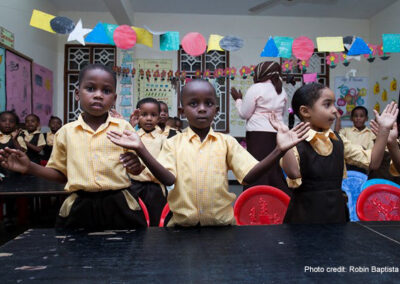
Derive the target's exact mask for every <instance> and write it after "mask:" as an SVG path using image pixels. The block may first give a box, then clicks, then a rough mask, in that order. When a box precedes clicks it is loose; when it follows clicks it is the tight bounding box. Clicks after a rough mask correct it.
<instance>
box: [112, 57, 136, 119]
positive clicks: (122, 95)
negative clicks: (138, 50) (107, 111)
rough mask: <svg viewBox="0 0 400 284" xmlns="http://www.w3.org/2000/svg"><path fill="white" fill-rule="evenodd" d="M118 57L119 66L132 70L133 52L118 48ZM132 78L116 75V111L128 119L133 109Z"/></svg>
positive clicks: (126, 75)
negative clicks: (119, 59)
mask: <svg viewBox="0 0 400 284" xmlns="http://www.w3.org/2000/svg"><path fill="white" fill-rule="evenodd" d="M118 52H120V53H119V54H118V56H117V57H118V58H121V61H120V62H119V63H120V66H121V68H128V69H129V70H130V71H132V68H133V65H134V59H133V52H132V51H125V50H124V51H120V49H118ZM134 81H135V80H134V79H133V78H132V76H131V75H128V74H125V75H118V77H117V94H118V97H117V106H116V109H117V111H118V112H119V113H120V114H121V115H122V116H123V117H124V119H125V120H129V117H130V115H131V113H132V112H133V110H134V96H133V88H134Z"/></svg>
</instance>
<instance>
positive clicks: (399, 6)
mask: <svg viewBox="0 0 400 284" xmlns="http://www.w3.org/2000/svg"><path fill="white" fill-rule="evenodd" d="M399 13H400V1H397V2H395V3H394V4H392V5H391V6H389V7H387V8H386V9H384V10H382V11H381V12H380V13H378V14H377V15H375V16H374V17H372V18H371V19H370V30H371V42H374V43H378V44H380V43H381V42H382V37H381V36H382V34H385V33H399V26H400V18H399V16H398V15H399ZM399 66H400V54H399V53H393V54H391V56H390V58H389V59H388V60H386V61H382V60H381V59H379V58H377V59H375V62H374V63H372V64H371V67H370V83H369V85H370V90H372V89H373V87H374V85H375V84H376V82H378V83H379V85H380V93H379V95H371V96H370V104H371V105H375V104H376V102H378V103H380V105H381V110H382V109H383V108H384V106H385V105H386V104H387V103H388V102H390V101H391V100H392V99H395V100H396V101H398V97H399V88H397V90H396V91H390V83H391V81H392V80H393V78H396V80H397V82H398V83H399V80H400V69H399ZM383 89H386V90H387V93H388V100H387V101H386V102H384V101H383V100H382V92H383Z"/></svg>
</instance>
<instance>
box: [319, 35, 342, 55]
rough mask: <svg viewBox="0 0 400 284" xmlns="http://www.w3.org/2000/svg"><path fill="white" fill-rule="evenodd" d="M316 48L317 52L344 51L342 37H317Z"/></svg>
mask: <svg viewBox="0 0 400 284" xmlns="http://www.w3.org/2000/svg"><path fill="white" fill-rule="evenodd" d="M317 48H318V51H319V52H341V51H344V46H343V37H341V36H336V37H317Z"/></svg>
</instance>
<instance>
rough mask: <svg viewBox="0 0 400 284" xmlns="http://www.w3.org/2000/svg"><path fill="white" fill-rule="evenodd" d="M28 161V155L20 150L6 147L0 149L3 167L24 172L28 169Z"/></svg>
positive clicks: (0, 160)
mask: <svg viewBox="0 0 400 284" xmlns="http://www.w3.org/2000/svg"><path fill="white" fill-rule="evenodd" d="M30 162H31V161H30V160H29V158H28V156H27V155H26V154H25V153H24V152H22V151H21V150H16V149H10V148H8V147H6V148H5V149H2V150H0V163H1V166H2V167H3V168H5V169H8V170H12V171H15V172H20V173H23V174H24V173H26V172H27V171H28V169H29V164H30Z"/></svg>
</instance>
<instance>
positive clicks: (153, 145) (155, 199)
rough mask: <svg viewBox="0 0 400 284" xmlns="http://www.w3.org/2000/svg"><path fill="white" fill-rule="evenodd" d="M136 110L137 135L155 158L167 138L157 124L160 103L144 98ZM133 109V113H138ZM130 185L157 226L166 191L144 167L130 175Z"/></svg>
mask: <svg viewBox="0 0 400 284" xmlns="http://www.w3.org/2000/svg"><path fill="white" fill-rule="evenodd" d="M136 110H139V115H138V119H137V120H138V122H139V127H140V128H139V130H138V131H137V134H138V136H139V137H140V139H141V140H142V142H143V144H144V145H145V147H146V148H147V149H148V151H149V152H150V154H151V155H152V156H153V157H155V158H157V156H158V154H159V153H160V151H161V148H162V145H163V143H164V141H165V140H166V139H167V138H166V137H165V136H164V135H162V134H161V131H160V128H159V127H158V126H157V123H158V121H159V115H160V103H159V102H158V101H157V100H156V99H153V98H144V99H141V100H140V101H138V103H137V105H136ZM136 110H135V112H134V113H138V112H137V111H136ZM131 177H132V187H133V189H134V191H135V192H136V193H137V195H138V196H139V197H140V198H141V199H142V200H143V202H144V204H145V205H146V207H147V210H148V211H149V217H150V226H158V224H159V222H160V217H161V212H162V210H163V208H164V206H165V204H166V203H167V192H166V189H165V187H164V186H163V185H161V184H160V183H159V181H158V180H157V179H156V178H155V177H154V176H153V174H152V173H151V172H150V171H149V170H148V169H147V168H145V169H144V170H143V171H142V172H141V173H140V175H131Z"/></svg>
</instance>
